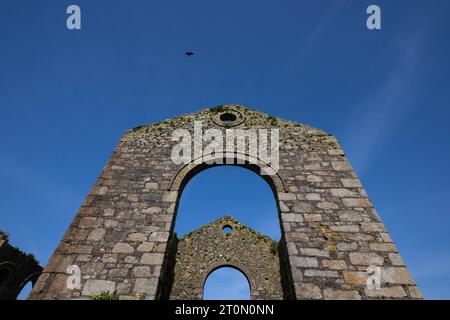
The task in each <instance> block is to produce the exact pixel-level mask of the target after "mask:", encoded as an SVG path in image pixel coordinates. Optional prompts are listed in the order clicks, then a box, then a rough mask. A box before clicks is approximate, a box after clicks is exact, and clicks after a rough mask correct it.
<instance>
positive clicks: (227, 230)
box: [222, 224, 233, 234]
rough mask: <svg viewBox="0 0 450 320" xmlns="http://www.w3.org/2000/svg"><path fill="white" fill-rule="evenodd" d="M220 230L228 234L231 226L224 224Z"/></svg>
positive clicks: (231, 229) (231, 228)
mask: <svg viewBox="0 0 450 320" xmlns="http://www.w3.org/2000/svg"><path fill="white" fill-rule="evenodd" d="M222 230H223V232H224V233H225V234H229V233H231V231H233V227H232V226H230V225H229V224H226V225H224V226H223V228H222Z"/></svg>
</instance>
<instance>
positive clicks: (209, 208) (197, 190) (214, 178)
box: [175, 165, 281, 241]
mask: <svg viewBox="0 0 450 320" xmlns="http://www.w3.org/2000/svg"><path fill="white" fill-rule="evenodd" d="M204 169H207V170H204ZM204 169H203V170H201V171H199V172H196V174H195V175H192V176H189V177H188V178H187V181H185V183H184V184H183V190H182V193H181V196H180V198H179V202H178V210H177V217H176V222H175V232H176V233H177V235H178V236H183V235H184V234H186V233H188V232H190V231H192V230H195V229H197V228H198V227H200V226H202V225H204V224H206V223H209V222H211V221H212V220H215V219H217V218H220V217H221V216H224V215H231V216H233V217H234V218H236V219H237V220H239V221H240V222H242V223H244V224H245V225H247V226H249V227H251V228H252V229H254V230H256V231H259V232H261V233H263V234H265V235H267V236H269V237H271V238H272V239H274V240H277V241H278V240H280V238H281V230H280V220H279V214H278V209H277V202H276V199H275V196H274V191H273V187H272V186H271V185H270V184H268V183H267V181H264V179H263V178H262V177H261V176H260V175H258V174H256V173H255V172H254V171H253V170H251V169H250V170H249V168H247V167H242V166H232V165H223V166H207V167H205V168H204Z"/></svg>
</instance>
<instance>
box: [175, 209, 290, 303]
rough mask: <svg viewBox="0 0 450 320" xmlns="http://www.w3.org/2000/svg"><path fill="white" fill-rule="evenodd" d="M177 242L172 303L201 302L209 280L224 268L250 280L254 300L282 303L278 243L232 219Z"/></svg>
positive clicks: (219, 220)
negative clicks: (214, 273) (231, 268)
mask: <svg viewBox="0 0 450 320" xmlns="http://www.w3.org/2000/svg"><path fill="white" fill-rule="evenodd" d="M227 228H228V229H229V231H228V232H227V231H226V229H227ZM176 241H177V245H176V248H174V251H175V252H176V255H175V259H174V263H175V266H174V269H173V270H170V269H169V270H170V272H169V273H168V274H169V276H170V275H173V280H172V281H173V282H172V283H171V282H168V285H169V290H168V291H169V292H170V296H169V298H170V299H171V300H177V299H181V300H186V299H202V298H203V286H204V283H205V282H206V278H207V277H208V275H210V274H211V273H212V272H213V271H214V270H216V269H217V268H220V267H223V266H231V267H234V268H236V269H238V270H239V271H241V272H242V273H243V274H244V275H245V276H246V277H247V280H248V282H249V287H250V289H251V292H250V295H251V299H283V290H282V286H281V276H280V275H281V272H280V260H279V258H278V243H277V242H276V241H274V240H272V239H270V238H269V237H267V236H265V235H262V234H260V233H258V232H256V231H254V230H252V229H250V228H248V227H246V226H244V225H242V224H240V223H239V222H238V221H236V220H235V219H234V218H233V217H231V216H225V217H222V218H220V219H217V220H215V221H213V222H211V223H209V224H207V225H205V226H203V227H201V228H199V229H197V230H194V231H192V232H190V233H189V234H187V235H185V236H184V237H182V238H181V239H180V240H176ZM168 279H170V278H169V277H168Z"/></svg>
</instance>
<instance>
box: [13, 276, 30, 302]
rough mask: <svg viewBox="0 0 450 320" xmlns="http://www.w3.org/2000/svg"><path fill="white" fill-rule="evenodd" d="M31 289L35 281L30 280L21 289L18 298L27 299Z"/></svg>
mask: <svg viewBox="0 0 450 320" xmlns="http://www.w3.org/2000/svg"><path fill="white" fill-rule="evenodd" d="M31 289H33V283H32V281H31V280H30V281H28V282H27V283H26V284H25V285H24V286H23V287H22V289H21V290H20V293H19V295H18V296H17V300H26V299H27V298H28V296H29V295H30V292H31Z"/></svg>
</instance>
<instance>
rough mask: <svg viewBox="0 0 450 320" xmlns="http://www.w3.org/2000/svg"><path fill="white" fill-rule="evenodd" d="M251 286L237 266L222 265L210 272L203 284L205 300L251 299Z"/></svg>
mask: <svg viewBox="0 0 450 320" xmlns="http://www.w3.org/2000/svg"><path fill="white" fill-rule="evenodd" d="M250 297H251V287H250V283H249V281H248V278H247V277H246V275H245V274H244V273H243V272H242V271H240V270H239V269H237V268H234V267H231V266H222V267H219V268H216V269H214V270H213V271H212V272H210V273H209V275H208V276H207V278H206V280H205V284H204V286H203V300H250Z"/></svg>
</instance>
